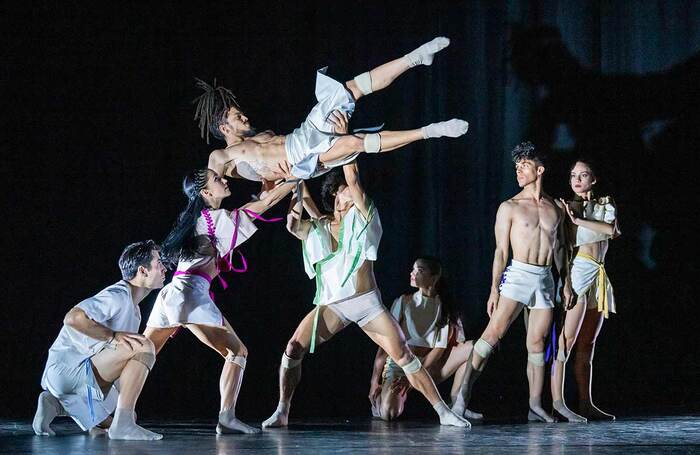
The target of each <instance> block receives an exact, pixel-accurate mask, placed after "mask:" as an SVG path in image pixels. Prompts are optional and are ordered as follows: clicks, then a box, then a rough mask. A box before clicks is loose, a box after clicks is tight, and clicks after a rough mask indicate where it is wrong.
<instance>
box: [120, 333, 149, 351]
mask: <svg viewBox="0 0 700 455" xmlns="http://www.w3.org/2000/svg"><path fill="white" fill-rule="evenodd" d="M145 341H146V337H145V336H143V335H141V334H140V333H130V332H114V339H113V340H112V343H115V344H123V345H124V346H126V347H127V348H128V349H129V350H130V351H133V350H136V349H138V348H140V347H143V344H144V342H145Z"/></svg>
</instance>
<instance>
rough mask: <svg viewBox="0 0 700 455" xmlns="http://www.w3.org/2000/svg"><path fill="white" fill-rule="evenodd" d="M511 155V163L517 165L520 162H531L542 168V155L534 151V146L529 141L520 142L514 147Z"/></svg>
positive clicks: (543, 158) (543, 157)
mask: <svg viewBox="0 0 700 455" xmlns="http://www.w3.org/2000/svg"><path fill="white" fill-rule="evenodd" d="M511 154H512V156H513V163H516V164H517V163H518V162H520V161H522V160H531V161H534V162H535V164H537V165H538V166H544V162H545V156H544V154H543V153H542V152H539V151H538V150H536V149H535V146H534V144H533V143H532V142H530V141H526V142H521V143H520V144H518V145H516V146H515V148H514V149H513V151H512V152H511Z"/></svg>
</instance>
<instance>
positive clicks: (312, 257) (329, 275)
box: [302, 202, 386, 352]
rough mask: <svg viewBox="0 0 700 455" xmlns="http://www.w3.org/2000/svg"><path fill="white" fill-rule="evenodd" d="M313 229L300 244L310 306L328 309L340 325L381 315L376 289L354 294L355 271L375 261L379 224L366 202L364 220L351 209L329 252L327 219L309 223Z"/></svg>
mask: <svg viewBox="0 0 700 455" xmlns="http://www.w3.org/2000/svg"><path fill="white" fill-rule="evenodd" d="M311 222H312V224H313V226H312V227H311V230H310V232H309V235H308V236H307V238H306V239H305V240H304V241H303V242H302V251H303V255H304V268H305V270H306V273H307V274H308V275H309V278H316V295H315V297H314V305H328V307H329V308H330V309H331V310H333V311H334V312H335V313H336V314H337V315H338V316H339V317H340V318H341V320H343V321H344V322H347V323H349V322H350V321H352V322H355V323H357V324H358V325H360V326H363V325H365V324H366V323H368V322H369V321H371V320H372V319H374V318H376V317H377V316H378V315H379V314H381V313H382V312H383V311H386V310H385V309H384V305H383V304H382V300H381V295H380V293H379V291H378V290H377V289H373V290H371V291H368V292H365V293H362V294H359V295H358V294H357V287H356V284H357V283H356V282H357V270H358V269H359V267H360V266H362V264H363V263H364V261H366V260H367V261H376V260H377V249H378V248H379V241H380V240H381V237H382V224H381V222H380V221H379V214H378V213H377V209H376V208H375V206H374V203H371V202H370V206H369V210H368V215H367V219H365V217H364V216H363V215H362V214H361V213H360V211H359V210H357V207H355V206H353V207H352V208H350V210H348V212H347V214H346V215H345V217H343V222H342V224H341V225H340V231H339V234H338V247H337V249H336V250H335V251H333V243H332V239H333V237H332V234H331V230H330V219H327V218H322V219H317V220H311ZM317 322H318V311H317V312H316V319H315V320H314V329H313V335H312V340H311V352H313V351H314V345H315V336H316V324H317Z"/></svg>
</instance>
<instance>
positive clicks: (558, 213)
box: [452, 142, 572, 422]
mask: <svg viewBox="0 0 700 455" xmlns="http://www.w3.org/2000/svg"><path fill="white" fill-rule="evenodd" d="M513 162H514V163H515V173H516V177H517V179H518V186H520V188H522V191H521V192H520V193H518V194H517V195H515V196H514V197H513V198H511V199H508V200H507V201H505V202H503V203H501V205H500V207H499V208H498V212H497V213H496V225H495V234H496V251H495V253H494V258H493V278H492V280H491V294H490V296H489V300H488V303H487V312H488V315H489V317H490V321H489V323H488V325H487V326H486V330H484V333H482V334H481V338H479V339H478V340H477V341H476V343H474V349H473V351H472V359H471V362H468V363H467V369H466V371H465V374H464V379H463V382H462V387H461V389H460V393H459V394H458V396H457V399H456V400H455V403H454V404H453V406H452V410H453V411H454V412H455V413H457V414H459V415H462V414H463V413H464V411H465V410H466V408H467V406H468V404H469V398H470V396H471V391H472V387H473V386H474V382H476V379H477V378H478V377H479V375H480V374H481V372H482V371H483V370H484V368H485V366H486V362H487V360H488V358H489V356H490V355H491V353H492V351H493V348H494V347H495V346H496V345H497V344H498V342H499V341H500V339H501V338H503V336H504V335H505V334H506V332H507V331H508V328H509V327H510V325H511V323H512V322H513V321H514V320H515V318H516V317H517V316H518V314H520V310H522V308H523V307H524V306H527V307H528V308H529V309H530V315H529V320H528V330H527V341H526V344H527V352H528V355H527V379H528V382H529V385H530V409H529V413H528V420H533V421H541V422H553V421H554V419H553V418H552V417H551V416H550V415H549V414H547V413H546V412H545V411H544V409H543V408H542V388H543V386H544V379H545V365H544V364H545V362H544V348H545V338H546V336H547V333H548V331H549V328H550V325H551V323H552V309H553V308H554V297H555V287H554V280H553V278H552V273H551V265H552V261H553V260H554V262H555V265H556V266H557V268H558V269H559V274H560V276H561V278H562V281H563V282H564V287H563V291H562V292H563V299H564V301H565V304H568V302H569V301H570V299H571V297H572V291H571V282H570V280H569V275H568V267H567V258H566V256H567V255H566V250H565V242H564V241H563V238H564V226H563V222H562V221H563V217H564V211H563V207H562V206H560V203H559V202H558V201H555V200H553V199H552V198H551V197H550V196H549V195H547V194H546V193H545V192H544V191H543V189H542V176H543V174H544V171H545V167H544V162H543V158H542V156H541V155H540V154H538V153H537V151H536V150H535V147H534V146H533V145H532V144H531V143H529V142H523V143H521V144H520V145H518V146H517V147H515V149H514V150H513ZM509 247H510V248H511V249H512V250H513V260H512V262H511V264H510V265H509V266H508V267H507V268H506V262H507V260H508V250H509ZM504 269H505V271H504Z"/></svg>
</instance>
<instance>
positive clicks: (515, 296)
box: [499, 260, 555, 310]
mask: <svg viewBox="0 0 700 455" xmlns="http://www.w3.org/2000/svg"><path fill="white" fill-rule="evenodd" d="M499 290H500V294H501V295H502V296H503V297H506V298H509V299H511V300H515V301H516V302H520V303H522V304H523V305H526V306H527V307H528V308H530V309H536V310H540V309H549V308H554V296H555V294H554V279H553V278H552V270H551V267H550V266H548V265H547V266H543V265H533V264H526V263H524V262H519V261H515V260H513V261H511V264H510V265H509V266H508V267H506V270H505V272H503V276H502V277H501V284H500V285H499Z"/></svg>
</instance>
